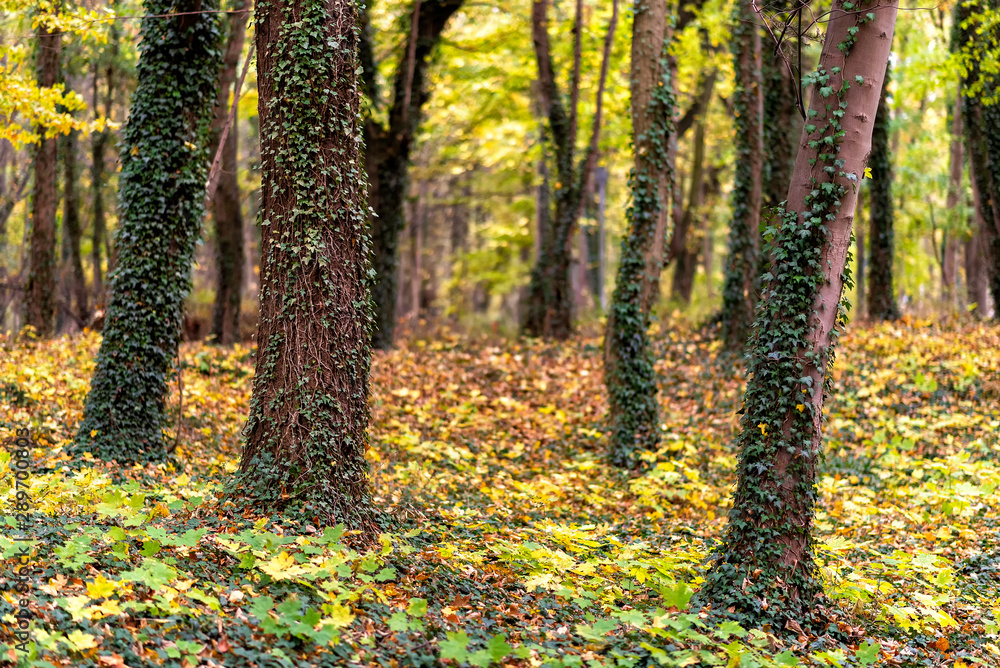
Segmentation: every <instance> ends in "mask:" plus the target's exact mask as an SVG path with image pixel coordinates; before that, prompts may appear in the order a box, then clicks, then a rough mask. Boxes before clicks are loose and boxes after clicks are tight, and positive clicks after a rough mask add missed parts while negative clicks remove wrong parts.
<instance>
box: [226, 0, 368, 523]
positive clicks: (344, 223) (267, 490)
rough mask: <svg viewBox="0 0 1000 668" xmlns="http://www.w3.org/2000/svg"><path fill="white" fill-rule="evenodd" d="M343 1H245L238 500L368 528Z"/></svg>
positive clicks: (361, 179) (361, 233)
mask: <svg viewBox="0 0 1000 668" xmlns="http://www.w3.org/2000/svg"><path fill="white" fill-rule="evenodd" d="M357 7H358V5H357V4H356V3H355V2H354V0H276V1H275V2H271V3H266V4H265V3H260V4H258V5H257V6H256V17H255V25H256V27H257V33H256V41H257V45H256V46H257V63H258V65H257V67H258V73H259V74H258V95H259V102H258V114H259V116H260V129H261V159H262V165H261V188H262V197H261V204H262V207H263V210H262V214H261V216H262V220H263V221H264V226H263V229H262V236H261V258H262V259H261V288H260V295H261V301H260V325H259V327H258V332H257V341H258V346H259V348H258V350H259V352H258V357H257V364H256V373H255V375H254V384H253V396H252V399H251V405H250V417H249V419H248V420H247V425H246V428H245V430H244V436H245V439H246V445H245V447H244V450H243V455H242V457H241V460H240V470H239V472H238V473H237V475H236V477H235V479H234V480H233V481H232V484H231V487H230V489H231V491H232V492H233V493H235V494H236V495H237V498H238V499H240V500H241V502H244V503H246V504H247V506H249V507H252V508H256V509H258V510H262V511H263V512H264V513H267V512H270V511H273V510H297V511H300V512H302V513H303V514H304V516H305V517H308V518H310V519H313V518H316V519H317V520H318V521H320V522H322V523H323V524H326V525H333V524H336V523H338V522H343V523H345V524H346V525H347V526H348V527H349V528H351V529H356V530H359V531H362V532H364V534H365V536H366V537H368V538H370V537H371V535H372V534H373V533H374V532H375V531H376V530H377V528H378V523H377V517H378V516H377V513H376V510H375V508H374V506H373V502H372V498H371V493H370V490H369V480H368V464H367V462H366V461H365V451H366V449H367V446H368V421H369V409H368V382H369V381H368V374H369V365H370V360H371V348H370V346H369V337H370V333H371V327H372V324H373V318H372V303H371V297H370V292H369V271H370V264H369V254H370V252H371V237H370V236H369V233H368V214H367V206H366V203H365V190H366V184H365V174H364V171H363V168H362V158H361V147H362V141H361V140H362V128H361V121H360V120H359V112H360V82H359V80H358V74H357V71H358V28H357V21H358V17H357V11H358V9H357Z"/></svg>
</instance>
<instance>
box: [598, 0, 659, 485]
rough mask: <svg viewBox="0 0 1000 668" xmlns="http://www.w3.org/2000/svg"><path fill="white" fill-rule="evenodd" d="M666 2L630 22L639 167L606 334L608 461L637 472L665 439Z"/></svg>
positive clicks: (646, 0) (640, 4)
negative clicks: (657, 360) (656, 351)
mask: <svg viewBox="0 0 1000 668" xmlns="http://www.w3.org/2000/svg"><path fill="white" fill-rule="evenodd" d="M666 17H667V3H666V0H637V2H636V6H635V19H634V22H633V25H632V72H631V89H632V132H633V137H634V139H633V145H634V160H635V165H634V167H633V169H632V174H631V177H630V179H629V180H630V187H631V189H632V207H631V208H630V209H629V211H628V218H629V227H628V232H627V233H626V235H625V236H624V237H623V238H622V250H621V261H620V263H619V265H618V279H617V281H616V283H615V291H614V294H613V295H612V297H611V309H610V312H609V313H608V321H607V328H606V330H605V333H604V383H605V385H606V386H607V388H608V422H609V427H610V444H609V445H610V451H609V459H610V461H611V462H612V463H613V464H614V465H615V466H620V467H624V468H630V469H631V468H636V467H637V466H639V464H640V462H641V460H640V459H639V455H640V454H641V453H642V451H644V450H651V449H655V447H656V444H657V443H658V442H659V439H660V424H659V408H658V405H657V400H656V393H657V387H656V374H655V372H654V370H653V356H652V351H651V350H650V344H649V337H648V334H647V329H648V328H649V310H648V305H646V304H645V303H644V299H643V297H644V293H645V292H646V290H647V286H648V284H649V280H650V276H651V275H655V276H656V277H659V275H660V271H661V269H662V268H661V267H655V266H654V267H653V268H652V274H647V271H648V267H647V258H649V257H650V256H651V255H652V246H653V245H654V244H655V243H656V227H657V224H658V222H659V219H660V217H661V216H663V215H665V212H666V211H668V210H669V206H670V195H671V193H670V184H671V183H673V178H672V175H671V174H670V156H669V150H670V149H669V147H670V139H671V134H672V133H673V130H674V127H673V117H674V97H673V86H672V85H671V82H670V78H669V77H670V69H669V65H668V63H667V48H668V46H669V43H670V37H671V35H670V31H669V29H668V28H667V27H666Z"/></svg>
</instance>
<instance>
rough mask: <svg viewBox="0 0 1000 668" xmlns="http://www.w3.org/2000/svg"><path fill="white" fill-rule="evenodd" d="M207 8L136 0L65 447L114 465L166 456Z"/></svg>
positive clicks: (207, 119) (209, 60)
mask: <svg viewBox="0 0 1000 668" xmlns="http://www.w3.org/2000/svg"><path fill="white" fill-rule="evenodd" d="M217 9H218V5H217V4H216V2H215V1H214V0H184V1H183V2H178V1H177V0H146V2H145V11H146V16H145V18H143V21H142V27H141V33H142V41H141V42H140V55H139V63H138V66H137V75H138V83H137V86H136V90H135V93H134V94H133V96H132V105H131V110H130V112H129V116H128V123H127V124H126V126H125V131H124V135H123V138H122V153H121V160H122V168H121V176H120V177H119V198H120V199H119V202H120V206H119V210H120V212H121V215H120V222H119V226H118V232H117V241H116V252H117V260H116V266H115V268H114V270H113V271H112V272H111V282H110V293H111V297H110V303H109V305H108V310H107V315H106V318H105V323H104V338H103V340H102V342H101V348H100V351H99V352H98V356H97V368H96V370H95V371H94V376H93V378H92V379H91V384H90V393H89V394H88V395H87V400H86V403H85V405H84V413H83V416H84V417H83V421H82V422H81V423H80V427H79V430H78V432H77V437H76V447H75V451H76V452H80V451H90V452H92V453H93V454H94V455H95V456H97V457H99V458H101V459H105V460H118V461H119V462H143V461H157V460H162V459H164V458H165V457H166V456H167V448H166V443H165V439H164V427H165V426H166V418H167V416H166V396H167V376H168V374H169V373H170V372H171V369H172V368H173V366H174V360H175V359H176V358H177V346H178V342H179V340H180V334H181V317H182V315H183V311H184V300H185V299H186V298H187V295H188V292H189V291H190V289H191V278H190V277H191V262H192V260H193V258H194V249H195V245H196V243H197V241H198V237H199V235H200V233H201V219H202V215H203V213H204V198H205V179H206V177H207V175H208V174H207V168H208V164H207V161H208V152H207V146H208V131H209V127H210V125H211V121H212V106H213V104H214V102H215V93H216V78H217V76H218V72H219V64H220V60H221V53H220V52H219V48H218V41H219V27H218V12H217V11H216V10H217ZM163 14H169V15H170V16H169V17H166V18H165V17H163V16H160V15H163Z"/></svg>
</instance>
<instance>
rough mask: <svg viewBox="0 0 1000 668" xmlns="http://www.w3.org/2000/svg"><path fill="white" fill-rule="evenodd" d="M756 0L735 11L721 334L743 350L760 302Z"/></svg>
mask: <svg viewBox="0 0 1000 668" xmlns="http://www.w3.org/2000/svg"><path fill="white" fill-rule="evenodd" d="M756 21H757V13H756V12H755V11H754V9H753V5H752V3H750V2H748V1H745V0H740V3H739V5H738V7H737V9H736V10H735V11H734V21H733V66H734V68H735V76H736V91H735V92H734V93H733V96H734V99H735V101H736V105H735V113H736V175H735V177H734V182H733V193H732V202H733V217H732V220H731V221H730V223H729V256H728V258H727V259H726V281H725V284H724V287H723V293H722V314H721V320H722V338H723V340H724V341H725V345H726V348H728V349H729V350H733V351H742V350H743V349H744V348H745V346H746V343H747V337H748V336H749V334H750V325H751V323H752V322H753V314H754V307H755V306H756V304H757V291H756V289H755V287H756V283H757V255H758V252H759V250H760V248H759V246H760V241H759V238H758V237H759V236H760V233H759V231H758V229H759V227H760V208H761V205H762V203H763V165H764V163H763V161H764V124H763V115H764V91H763V86H762V84H761V55H760V50H761V46H760V32H759V31H758V30H757V23H756Z"/></svg>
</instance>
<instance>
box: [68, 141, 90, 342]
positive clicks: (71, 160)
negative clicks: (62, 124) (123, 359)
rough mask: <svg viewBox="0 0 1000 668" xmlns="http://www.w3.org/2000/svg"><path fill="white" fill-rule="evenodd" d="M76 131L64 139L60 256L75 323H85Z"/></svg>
mask: <svg viewBox="0 0 1000 668" xmlns="http://www.w3.org/2000/svg"><path fill="white" fill-rule="evenodd" d="M76 154H77V133H76V131H72V132H70V133H69V134H68V135H67V136H66V138H65V140H64V141H63V234H64V235H65V236H64V246H65V247H67V248H68V249H69V256H68V257H65V258H63V262H64V264H68V265H69V267H68V272H67V274H68V277H67V278H68V279H69V290H68V292H69V294H70V295H71V296H72V298H73V308H74V314H75V316H76V320H77V324H79V326H80V327H85V326H87V324H88V323H89V322H90V304H89V303H88V302H89V300H88V298H87V279H86V277H85V276H84V273H83V260H82V258H81V257H80V238H81V237H82V236H83V232H82V230H81V229H80V197H79V194H78V192H77V189H76V185H77V184H76V181H77V155H76Z"/></svg>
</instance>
